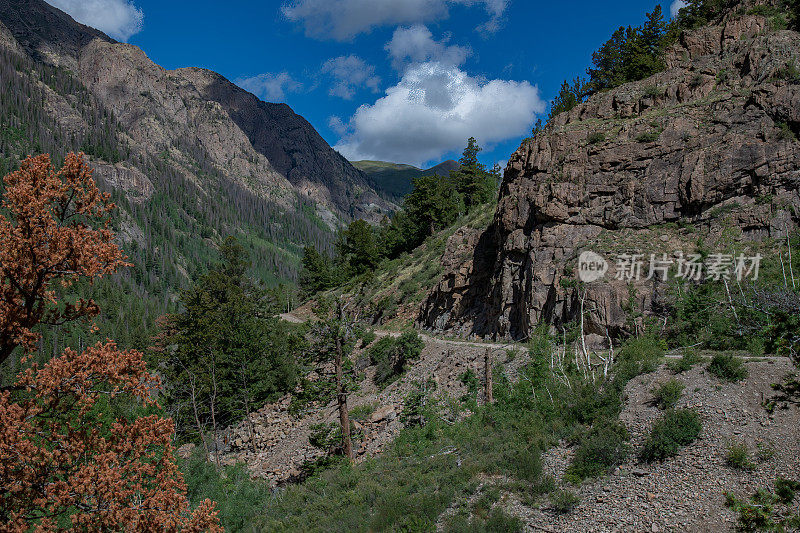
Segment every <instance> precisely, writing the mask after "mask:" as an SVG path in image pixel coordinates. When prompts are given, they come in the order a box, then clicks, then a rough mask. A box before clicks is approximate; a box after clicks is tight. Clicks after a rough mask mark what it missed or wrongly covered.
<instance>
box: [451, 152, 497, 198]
mask: <svg viewBox="0 0 800 533" xmlns="http://www.w3.org/2000/svg"><path fill="white" fill-rule="evenodd" d="M482 150H483V149H482V148H481V147H480V146H478V141H477V140H476V139H475V137H470V138H469V139H468V140H467V146H466V148H464V152H463V154H462V155H461V159H460V160H459V163H460V164H461V168H459V169H458V170H456V171H453V172H451V173H450V175H451V179H453V180H454V181H455V184H456V190H457V191H458V193H459V194H460V195H461V197H462V198H463V200H464V207H465V209H466V211H467V212H469V211H471V210H472V208H474V207H475V206H478V205H481V204H484V203H486V202H488V201H490V200H491V199H492V197H493V196H494V192H495V189H496V181H495V180H494V179H493V178H492V176H491V174H490V173H489V172H487V171H486V167H485V166H484V165H483V164H482V163H481V162H480V161H478V154H479V153H480V152H481V151H482Z"/></svg>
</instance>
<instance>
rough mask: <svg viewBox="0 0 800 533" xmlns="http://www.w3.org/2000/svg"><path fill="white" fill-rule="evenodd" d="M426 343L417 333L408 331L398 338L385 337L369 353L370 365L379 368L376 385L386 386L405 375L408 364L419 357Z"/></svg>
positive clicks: (376, 374) (376, 371)
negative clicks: (404, 371)
mask: <svg viewBox="0 0 800 533" xmlns="http://www.w3.org/2000/svg"><path fill="white" fill-rule="evenodd" d="M424 347H425V343H424V342H423V341H422V339H421V338H420V336H419V335H418V334H417V332H416V331H407V332H405V333H403V334H402V335H400V336H399V337H398V338H394V337H384V338H382V339H381V340H379V341H378V342H376V343H375V344H374V345H373V346H372V347H371V348H370V349H369V351H368V355H369V359H370V363H371V364H373V365H376V366H377V369H376V370H375V384H376V385H378V386H386V385H388V384H389V383H391V382H392V381H394V380H395V379H397V377H398V376H400V375H401V374H402V373H403V370H404V368H405V365H406V363H407V362H409V361H412V360H414V359H416V358H418V357H419V355H420V354H421V353H422V349H423V348H424Z"/></svg>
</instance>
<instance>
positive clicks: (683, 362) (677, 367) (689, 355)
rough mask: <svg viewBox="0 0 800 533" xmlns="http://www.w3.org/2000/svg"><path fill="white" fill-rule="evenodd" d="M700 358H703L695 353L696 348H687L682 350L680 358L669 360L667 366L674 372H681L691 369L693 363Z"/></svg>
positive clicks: (700, 359) (697, 361)
mask: <svg viewBox="0 0 800 533" xmlns="http://www.w3.org/2000/svg"><path fill="white" fill-rule="evenodd" d="M702 360H703V358H702V357H700V354H698V353H697V350H695V349H694V348H687V349H686V350H684V351H683V355H682V356H681V358H680V359H673V360H672V361H670V362H669V364H668V366H669V369H670V370H672V371H673V372H674V373H676V374H682V373H684V372H688V371H689V370H691V369H692V367H694V365H696V364H697V363H699V362H700V361H702Z"/></svg>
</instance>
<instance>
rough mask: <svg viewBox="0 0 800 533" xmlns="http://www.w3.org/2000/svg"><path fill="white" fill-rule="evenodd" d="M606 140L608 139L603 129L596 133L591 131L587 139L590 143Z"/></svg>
mask: <svg viewBox="0 0 800 533" xmlns="http://www.w3.org/2000/svg"><path fill="white" fill-rule="evenodd" d="M605 140H606V134H605V133H603V132H602V131H596V132H594V133H591V134H589V136H588V137H587V138H586V141H587V142H588V143H589V144H597V143H601V142H603V141H605Z"/></svg>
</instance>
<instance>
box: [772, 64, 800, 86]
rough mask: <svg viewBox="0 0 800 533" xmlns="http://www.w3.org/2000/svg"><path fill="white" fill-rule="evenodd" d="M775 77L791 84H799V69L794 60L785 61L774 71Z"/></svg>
mask: <svg viewBox="0 0 800 533" xmlns="http://www.w3.org/2000/svg"><path fill="white" fill-rule="evenodd" d="M775 78H777V79H779V80H786V81H788V82H789V83H791V84H800V69H798V68H797V65H796V64H795V63H794V61H792V62H789V63H786V64H785V65H784V66H783V67H781V68H780V69H778V70H777V71H776V72H775Z"/></svg>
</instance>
